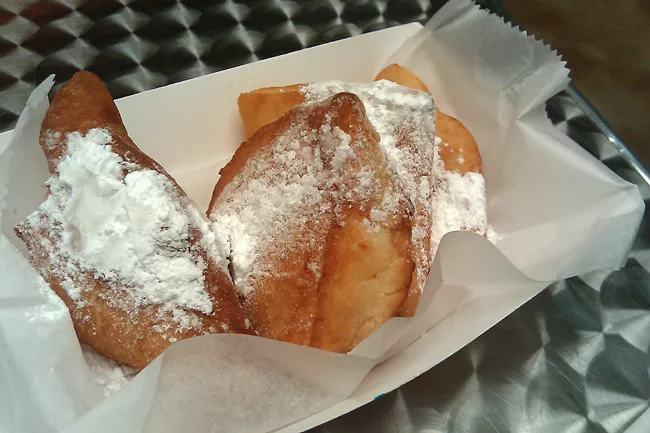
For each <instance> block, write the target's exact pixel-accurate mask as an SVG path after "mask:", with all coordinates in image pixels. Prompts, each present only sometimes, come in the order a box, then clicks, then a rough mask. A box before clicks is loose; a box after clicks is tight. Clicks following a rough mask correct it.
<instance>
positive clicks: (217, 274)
mask: <svg viewBox="0 0 650 433" xmlns="http://www.w3.org/2000/svg"><path fill="white" fill-rule="evenodd" d="M93 128H103V129H106V130H108V131H109V132H110V134H111V137H112V142H111V146H112V151H113V152H114V153H116V154H118V155H119V156H121V157H122V158H123V159H124V160H127V161H129V162H131V163H135V164H137V166H138V169H151V170H155V171H157V172H159V173H162V174H163V175H165V176H166V177H167V178H168V179H169V180H170V181H171V182H173V185H174V186H175V188H176V190H177V192H178V195H179V198H180V199H182V200H188V199H187V198H186V197H185V195H184V193H183V192H182V190H181V189H180V187H179V186H178V185H177V184H176V183H175V181H174V179H173V178H172V177H171V176H169V174H167V173H166V172H165V171H164V170H163V169H162V167H160V166H159V165H158V164H157V163H156V162H155V161H153V160H152V159H151V158H149V157H148V156H147V155H145V154H144V153H143V152H142V151H140V150H139V149H138V148H137V146H136V145H135V144H134V143H133V141H132V140H131V139H130V138H129V136H128V135H127V132H126V129H125V128H124V125H123V123H122V120H121V118H120V115H119V112H118V110H117V107H116V106H115V104H114V103H113V100H112V98H111V96H110V94H109V92H108V90H107V89H106V88H105V86H104V85H103V83H102V82H101V80H99V78H97V77H96V76H95V75H93V74H91V73H88V72H79V73H77V74H75V75H74V76H73V77H72V78H71V79H70V80H69V81H68V82H67V83H66V84H64V85H63V86H62V87H61V89H60V90H59V91H58V92H57V94H56V96H55V98H54V100H53V101H52V104H51V106H50V108H49V110H48V112H47V114H46V116H45V119H44V121H43V124H42V128H41V137H40V142H41V146H42V147H43V151H44V152H45V155H46V157H47V159H48V163H49V167H50V171H51V172H52V174H54V173H55V171H56V167H57V164H58V163H59V161H60V159H61V157H62V156H63V155H64V154H65V152H66V148H65V142H66V140H65V135H66V134H67V133H70V132H74V131H78V132H80V133H81V134H85V133H87V132H88V131H89V130H90V129H93ZM48 218H49V216H48V215H46V214H44V213H43V212H41V211H38V213H37V214H35V215H34V219H32V218H30V219H28V220H27V221H25V222H23V223H22V224H21V225H19V226H18V227H16V229H15V231H16V233H17V235H18V236H19V237H20V238H21V239H22V240H23V241H24V242H25V243H26V245H27V247H28V250H29V253H30V260H31V262H32V264H33V265H34V267H35V268H36V269H37V270H38V271H39V273H40V274H41V275H42V276H43V278H44V279H45V281H47V283H48V284H49V285H50V287H51V288H52V289H53V290H54V291H55V292H56V294H57V295H58V296H59V297H60V298H61V299H62V300H63V301H64V302H65V304H66V305H67V306H68V309H69V310H70V314H71V317H72V321H73V324H74V326H75V330H76V331H77V334H78V335H79V338H80V339H81V340H82V341H84V342H85V343H86V344H88V345H89V346H91V347H93V348H94V349H95V350H97V351H98V352H100V353H102V354H104V355H106V356H108V357H110V358H112V359H114V360H116V361H119V362H122V363H124V364H127V365H130V366H132V367H135V368H143V367H145V366H146V365H147V364H148V363H149V362H151V360H153V359H154V358H155V357H156V356H157V355H159V354H160V353H161V352H162V351H163V350H164V349H165V348H167V347H168V346H169V345H170V344H171V342H172V341H175V340H180V339H183V338H188V337H191V336H195V335H200V334H203V333H219V332H225V331H226V330H227V331H228V332H236V333H250V331H248V330H247V327H246V325H245V316H244V313H243V310H242V309H241V306H240V305H239V302H238V299H237V296H236V294H235V292H234V289H233V285H232V281H231V280H230V277H229V276H228V275H227V274H226V273H225V272H224V270H222V269H221V268H220V267H219V266H218V265H217V264H216V263H215V262H214V261H213V260H212V259H209V258H208V256H207V254H206V252H205V250H203V249H202V248H200V247H198V243H199V240H200V236H201V233H200V231H199V230H198V229H197V228H193V229H191V230H190V237H189V239H188V240H187V245H188V249H189V248H191V249H192V251H197V250H198V251H200V253H199V254H200V256H201V258H202V259H203V261H204V262H205V263H206V264H207V266H206V268H205V270H204V277H205V289H206V291H207V292H208V293H209V295H210V298H211V300H212V303H213V311H212V313H211V314H203V313H200V312H198V311H189V310H188V311H187V312H188V314H191V315H194V316H195V317H196V318H198V319H199V320H200V321H201V323H202V326H201V328H200V329H199V328H194V327H190V328H184V329H180V328H179V327H178V325H177V324H176V322H174V321H173V320H172V319H171V317H170V316H171V313H169V312H162V313H161V311H160V309H159V307H158V306H155V305H153V306H141V305H138V306H136V305H134V303H133V300H132V298H130V297H129V295H127V293H126V291H125V290H121V289H119V288H115V287H112V286H109V284H108V283H107V282H105V281H102V280H100V279H95V278H93V275H92V273H91V272H87V271H86V272H78V273H75V275H73V276H67V277H62V275H65V274H62V272H61V271H62V269H61V268H62V267H65V266H66V265H67V263H65V262H63V263H59V262H57V260H56V258H55V257H53V256H52V254H51V251H52V247H53V246H54V248H56V245H57V243H58V242H59V241H60V239H57V234H56V233H55V231H53V230H48V229H47V228H48V227H51V226H52V224H55V225H56V224H57V222H54V221H49V220H48ZM40 222H44V224H40ZM68 277H71V278H72V280H73V281H72V283H74V285H76V286H77V287H81V288H82V290H81V293H80V296H79V299H77V300H74V301H73V299H72V298H71V297H70V296H69V295H68V293H67V292H66V290H64V289H63V286H62V283H63V282H64V281H63V278H66V279H68ZM70 282H71V281H69V279H68V281H67V283H70ZM125 305H127V306H128V305H131V307H132V308H125Z"/></svg>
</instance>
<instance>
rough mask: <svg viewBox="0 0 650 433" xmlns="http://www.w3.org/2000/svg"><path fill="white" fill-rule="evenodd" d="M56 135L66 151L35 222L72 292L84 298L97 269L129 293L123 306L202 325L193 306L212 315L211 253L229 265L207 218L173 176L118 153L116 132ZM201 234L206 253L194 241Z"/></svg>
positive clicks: (100, 275) (99, 274)
mask: <svg viewBox="0 0 650 433" xmlns="http://www.w3.org/2000/svg"><path fill="white" fill-rule="evenodd" d="M46 136H48V134H46ZM49 136H50V138H51V139H52V140H54V139H56V138H58V139H60V140H62V139H64V140H65V141H64V143H65V150H66V152H65V153H64V155H63V156H62V157H61V159H60V160H59V161H58V164H57V165H56V173H55V174H54V175H53V176H52V177H51V178H50V179H49V180H48V181H47V185H48V187H49V191H50V194H49V195H48V197H47V199H46V200H45V201H44V202H43V203H42V204H41V206H40V207H39V209H38V210H37V211H36V212H34V213H33V214H32V215H30V216H29V217H28V220H27V223H28V224H29V225H31V226H32V227H34V228H36V229H39V228H42V229H45V230H47V232H49V233H50V236H49V237H50V238H51V239H52V242H50V241H48V240H47V239H44V240H43V242H44V243H46V244H47V245H46V247H47V250H48V251H49V255H50V262H51V263H52V264H53V268H54V272H56V273H57V274H58V277H59V280H60V281H61V286H62V287H63V288H64V289H65V290H66V292H67V293H68V295H69V296H70V297H71V298H72V299H73V300H77V301H78V302H82V301H81V300H80V296H81V294H82V292H83V290H86V289H87V284H84V279H83V278H81V277H80V275H83V274H88V273H90V274H91V275H93V277H94V278H95V279H99V280H101V281H103V282H105V283H106V284H107V285H108V286H109V287H111V288H114V289H116V290H120V291H122V290H124V291H126V293H127V294H128V295H129V305H118V307H122V308H125V309H127V308H130V307H132V306H133V305H135V306H138V305H155V306H159V307H162V308H161V314H162V312H169V313H171V317H173V318H174V319H175V321H176V322H177V323H178V324H179V326H180V327H181V328H184V327H195V326H197V322H199V321H198V320H196V319H197V316H196V315H194V314H191V313H190V312H188V311H185V310H194V311H197V312H202V313H205V314H208V313H210V312H212V301H211V298H210V296H209V294H208V293H207V291H206V290H205V287H204V285H205V277H204V271H205V269H206V263H205V259H204V257H208V258H210V259H211V260H214V261H215V262H216V263H217V264H222V265H223V264H224V263H225V259H224V255H223V254H222V253H220V251H218V250H217V247H216V246H215V242H214V241H213V240H214V238H216V235H215V234H214V233H213V232H212V231H211V229H210V224H209V221H208V220H207V218H206V217H205V216H204V215H203V216H202V215H201V214H200V212H199V211H198V210H197V209H196V208H195V206H194V205H193V204H192V203H191V202H189V200H188V199H187V198H185V197H182V196H181V195H180V194H179V192H178V190H177V188H176V186H175V185H174V184H173V182H172V181H171V180H169V179H168V178H167V177H166V176H165V175H163V174H161V173H159V172H157V171H154V170H150V169H137V168H138V167H135V165H134V164H133V163H129V162H125V161H124V160H123V159H122V158H121V157H120V155H118V154H117V153H115V152H113V149H112V147H111V142H112V138H111V135H110V133H109V131H108V130H106V129H100V128H96V129H91V130H90V131H88V133H87V134H86V135H82V134H80V133H79V132H72V133H69V134H67V135H66V137H61V136H60V134H59V135H58V137H57V136H56V135H55V134H49ZM46 142H47V140H46ZM46 145H47V143H46ZM50 145H51V144H50ZM197 233H198V234H199V235H200V242H199V245H202V246H204V249H202V250H201V249H199V248H197V247H196V246H194V244H192V243H191V242H190V239H191V238H192V237H197ZM197 240H198V239H197ZM211 240H212V242H211ZM86 283H87V281H86ZM198 325H200V322H199V323H198Z"/></svg>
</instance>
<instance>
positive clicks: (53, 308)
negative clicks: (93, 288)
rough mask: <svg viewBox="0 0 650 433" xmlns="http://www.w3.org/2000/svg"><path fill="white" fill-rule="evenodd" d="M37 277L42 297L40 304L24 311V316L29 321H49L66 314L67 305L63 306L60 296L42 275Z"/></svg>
mask: <svg viewBox="0 0 650 433" xmlns="http://www.w3.org/2000/svg"><path fill="white" fill-rule="evenodd" d="M37 278H38V279H37V282H36V284H37V285H38V291H39V293H40V294H41V295H42V296H43V298H44V299H43V302H42V303H41V304H39V305H36V306H34V307H31V308H30V309H29V310H27V311H25V318H26V319H27V320H28V321H29V322H30V323H34V322H51V321H56V320H59V319H61V318H63V317H65V316H66V315H68V307H66V306H65V304H64V303H63V301H62V300H61V298H59V297H58V296H56V294H55V293H54V291H53V290H52V289H50V286H48V284H47V282H46V281H45V280H44V279H43V277H41V276H40V275H39V276H38V277H37Z"/></svg>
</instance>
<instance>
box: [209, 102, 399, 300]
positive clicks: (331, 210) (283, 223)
mask: <svg viewBox="0 0 650 433" xmlns="http://www.w3.org/2000/svg"><path fill="white" fill-rule="evenodd" d="M300 116H302V117H300ZM300 116H298V118H297V120H296V121H295V122H293V123H292V124H291V125H289V127H288V129H287V130H286V131H283V132H282V133H281V134H279V135H278V136H277V137H276V138H275V139H274V140H273V141H272V142H270V143H265V144H264V146H261V147H259V148H258V149H257V151H256V153H255V154H254V155H252V156H251V157H249V159H248V160H247V161H246V164H245V165H244V166H243V167H242V169H241V170H240V172H239V173H238V174H237V175H236V176H235V177H234V178H233V179H232V180H231V181H230V182H229V183H228V184H227V185H226V186H225V188H224V190H223V191H221V193H220V194H219V196H218V199H217V201H216V202H215V203H214V204H213V207H212V209H211V211H210V219H211V220H212V221H214V223H215V227H216V228H217V233H218V237H219V239H220V241H221V242H222V244H223V245H224V248H226V249H227V251H230V258H231V269H232V274H233V276H234V282H235V288H236V289H237V291H238V292H239V294H240V295H241V296H243V297H248V296H249V295H250V294H251V293H252V291H253V290H254V287H255V280H256V279H257V278H259V277H261V276H263V275H269V274H274V273H276V272H277V270H276V269H273V268H271V267H269V266H268V265H267V263H266V262H267V260H264V259H263V258H262V255H263V254H266V255H270V256H272V257H276V258H278V257H282V256H283V255H284V254H286V252H287V251H295V249H299V248H305V249H306V250H308V251H310V258H311V259H310V261H309V263H307V265H306V266H307V269H308V270H309V271H310V272H311V273H312V274H313V276H314V277H315V278H318V277H319V276H320V272H321V261H320V259H319V257H320V256H319V254H320V253H321V252H322V249H323V246H324V244H325V240H324V239H323V237H322V236H323V235H322V233H321V232H320V231H319V228H318V227H323V224H325V225H327V227H329V224H330V221H332V220H337V218H338V215H339V213H340V212H341V211H342V210H343V209H342V208H341V206H344V205H345V203H350V202H353V203H355V204H357V205H360V206H362V207H363V206H369V207H370V208H371V210H370V211H371V212H372V211H375V214H377V212H379V213H382V214H384V215H388V214H389V213H390V210H391V209H395V208H396V207H397V206H398V205H399V204H400V202H399V200H397V199H390V198H386V196H387V195H390V194H395V193H397V192H396V191H394V190H392V189H386V191H385V195H384V198H383V200H382V202H381V203H374V204H370V203H369V200H370V197H371V196H372V195H373V194H375V192H376V190H377V189H378V185H377V177H376V175H375V174H374V173H373V172H372V171H371V169H370V168H369V167H367V166H365V165H364V164H360V163H359V160H358V155H357V153H356V151H355V143H353V142H352V138H351V137H350V135H349V134H347V133H346V132H344V131H343V130H341V129H340V128H339V127H338V126H336V125H333V124H332V119H331V117H330V115H329V114H326V116H325V120H324V121H323V123H322V125H321V126H320V127H319V128H317V129H310V127H308V125H307V123H306V116H307V112H306V111H305V112H302V113H301V114H300ZM401 204H403V202H402V203H401ZM391 206H392V207H391ZM338 222H339V224H343V223H344V221H343V220H342V219H340V218H339V219H338Z"/></svg>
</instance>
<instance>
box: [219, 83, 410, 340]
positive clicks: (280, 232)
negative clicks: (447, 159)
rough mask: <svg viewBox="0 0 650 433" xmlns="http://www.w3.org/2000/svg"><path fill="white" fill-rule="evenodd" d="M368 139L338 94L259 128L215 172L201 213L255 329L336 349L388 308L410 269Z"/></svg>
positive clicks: (361, 113)
mask: <svg viewBox="0 0 650 433" xmlns="http://www.w3.org/2000/svg"><path fill="white" fill-rule="evenodd" d="M272 94H275V92H272ZM257 96H259V97H260V98H261V100H262V102H258V103H260V104H261V105H266V104H265V103H264V102H263V100H264V99H265V98H266V96H265V95H264V94H263V93H258V94H257ZM285 96H286V94H285ZM293 96H295V94H293ZM242 101H243V100H242V98H240V109H241V108H242ZM245 101H251V99H247V100H245ZM245 101H244V104H243V106H246V102H245ZM242 112H249V111H246V110H243V111H242ZM377 140H378V136H377V134H376V133H375V131H374V130H373V127H372V125H371V124H370V123H369V122H368V120H367V118H366V116H365V110H364V107H363V103H362V102H361V101H360V100H359V98H358V97H357V96H355V95H353V94H351V93H345V92H343V93H338V94H336V95H334V96H332V97H330V98H327V99H325V100H323V101H320V102H317V103H314V104H310V105H299V106H297V107H295V108H293V109H291V110H289V111H288V112H287V113H286V114H284V115H283V116H281V117H280V118H279V119H278V120H276V121H274V122H272V123H270V124H268V125H267V126H265V127H262V128H260V129H259V130H257V132H255V133H254V134H253V135H252V137H250V139H249V140H248V141H246V142H244V143H243V144H242V145H241V146H240V147H239V148H238V149H237V151H236V153H235V155H234V156H233V158H232V160H231V161H230V162H229V163H228V165H227V166H225V167H224V168H223V169H222V171H221V178H220V179H219V182H218V183H217V185H216V186H215V189H214V193H213V197H212V201H211V203H210V210H209V214H210V218H211V220H212V221H213V222H214V223H215V225H216V226H217V227H218V230H217V231H218V232H219V233H220V236H221V240H222V242H224V243H225V244H227V245H228V247H229V250H230V251H231V255H230V260H231V270H232V273H233V276H234V281H235V286H236V289H237V291H238V293H239V295H240V299H242V304H243V306H244V310H245V312H246V314H247V315H248V317H249V319H250V320H251V322H252V325H253V327H254V328H255V329H256V330H257V331H258V332H259V334H260V335H262V336H265V337H269V338H274V339H279V340H283V341H288V342H293V343H297V344H302V345H309V346H312V347H317V348H322V349H326V350H330V351H336V352H347V351H349V350H351V349H352V348H353V347H354V346H355V345H357V344H358V343H359V342H360V341H361V340H363V339H364V338H365V337H366V336H368V335H369V334H370V333H371V332H372V331H373V330H374V329H375V328H376V327H377V326H379V325H380V324H381V323H383V322H385V321H386V320H387V319H389V318H391V317H393V316H396V315H398V313H399V311H400V310H401V307H402V305H403V303H404V301H405V299H406V296H407V292H408V289H409V286H410V284H411V279H412V274H413V270H414V264H413V259H412V257H411V254H412V252H411V246H410V245H411V225H410V204H409V201H408V200H407V198H406V197H405V196H404V195H403V193H402V192H401V191H400V188H399V186H398V185H396V184H395V182H394V180H393V177H392V175H391V173H390V172H389V169H388V167H387V163H386V160H385V156H384V154H383V153H382V152H381V150H380V148H379V147H378V145H377Z"/></svg>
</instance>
